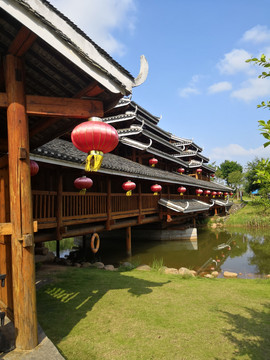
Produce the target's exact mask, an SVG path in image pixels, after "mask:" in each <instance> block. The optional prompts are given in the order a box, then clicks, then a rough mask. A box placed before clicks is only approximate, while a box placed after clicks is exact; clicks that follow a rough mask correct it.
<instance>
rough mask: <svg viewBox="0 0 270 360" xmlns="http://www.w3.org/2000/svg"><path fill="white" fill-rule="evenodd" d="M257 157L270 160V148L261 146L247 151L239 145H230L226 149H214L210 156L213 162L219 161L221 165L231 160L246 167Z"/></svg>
mask: <svg viewBox="0 0 270 360" xmlns="http://www.w3.org/2000/svg"><path fill="white" fill-rule="evenodd" d="M262 142H263V138H262ZM255 157H258V158H269V157H270V148H269V147H266V148H264V147H263V146H260V147H258V148H255V149H245V148H243V147H242V146H241V145H239V144H229V145H227V146H225V147H216V148H214V149H212V151H211V153H210V155H209V158H210V160H211V161H217V162H219V163H220V162H223V161H225V160H231V161H237V162H239V163H241V164H242V165H245V164H246V163H247V162H248V161H252V160H253V159H254V158H255Z"/></svg>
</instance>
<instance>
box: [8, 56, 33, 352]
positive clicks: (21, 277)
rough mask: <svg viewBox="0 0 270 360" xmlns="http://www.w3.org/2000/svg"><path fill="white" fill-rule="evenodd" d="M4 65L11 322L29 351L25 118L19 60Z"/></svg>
mask: <svg viewBox="0 0 270 360" xmlns="http://www.w3.org/2000/svg"><path fill="white" fill-rule="evenodd" d="M5 65H6V68H5V80H6V92H7V98H8V108H7V126H8V153H9V189H10V218H11V222H12V237H11V244H12V246H11V248H12V278H13V301H14V325H15V328H16V334H17V337H16V347H17V348H18V349H22V350H30V349H33V348H34V347H35V346H36V345H37V343H38V339H37V312H36V289H35V264H34V233H33V218H32V216H33V215H32V196H31V179H30V166H29V163H30V160H29V131H28V118H27V115H26V109H25V93H24V79H23V77H24V74H23V66H22V62H21V60H20V59H18V58H16V57H15V56H13V55H7V57H6V64H5Z"/></svg>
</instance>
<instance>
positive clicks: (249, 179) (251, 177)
mask: <svg viewBox="0 0 270 360" xmlns="http://www.w3.org/2000/svg"><path fill="white" fill-rule="evenodd" d="M260 161H261V160H260V159H259V158H257V157H256V158H255V159H254V160H253V161H249V162H248V163H247V165H246V173H245V179H246V182H245V191H246V192H247V193H248V194H249V193H251V192H252V191H254V190H257V189H259V188H260V184H258V183H256V180H257V166H258V164H259V162H260Z"/></svg>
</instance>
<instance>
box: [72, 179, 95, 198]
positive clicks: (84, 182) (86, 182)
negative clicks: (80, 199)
mask: <svg viewBox="0 0 270 360" xmlns="http://www.w3.org/2000/svg"><path fill="white" fill-rule="evenodd" d="M92 185H93V180H92V179H90V178H88V177H86V176H82V177H79V178H77V179H75V180H74V186H75V187H76V188H77V189H79V190H80V194H85V193H86V190H87V189H90V187H91V186H92Z"/></svg>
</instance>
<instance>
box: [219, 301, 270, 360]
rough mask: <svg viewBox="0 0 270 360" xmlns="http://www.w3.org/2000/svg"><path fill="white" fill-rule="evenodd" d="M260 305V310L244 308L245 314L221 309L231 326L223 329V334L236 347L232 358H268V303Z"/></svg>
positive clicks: (269, 330) (269, 324)
mask: <svg viewBox="0 0 270 360" xmlns="http://www.w3.org/2000/svg"><path fill="white" fill-rule="evenodd" d="M262 305H263V307H264V308H263V310H262V311H257V310H254V309H250V308H245V310H246V313H247V316H243V315H238V314H231V313H229V312H225V311H222V314H223V315H224V317H225V318H226V322H228V323H229V324H230V325H231V326H232V328H231V329H230V330H224V334H225V336H226V337H227V338H228V340H229V341H230V342H231V343H233V344H235V346H236V347H237V350H236V351H235V357H233V358H232V360H234V359H239V358H242V357H243V358H244V357H245V356H248V357H247V358H248V359H251V360H269V359H270V337H269V334H270V316H269V312H270V305H269V303H267V304H262ZM245 359H246V357H245ZM216 360H221V359H219V358H216Z"/></svg>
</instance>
